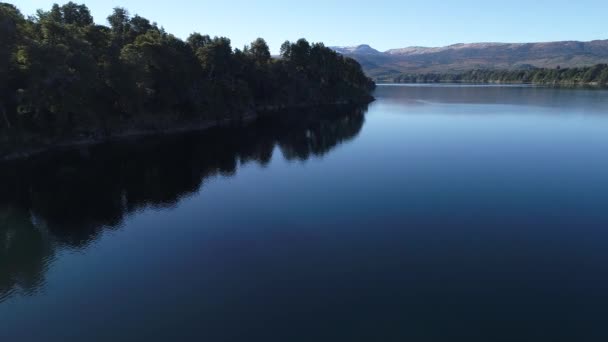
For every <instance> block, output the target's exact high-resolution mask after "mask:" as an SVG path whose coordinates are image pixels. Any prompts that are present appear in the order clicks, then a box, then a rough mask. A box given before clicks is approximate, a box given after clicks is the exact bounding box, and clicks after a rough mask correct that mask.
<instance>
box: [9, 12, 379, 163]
mask: <svg viewBox="0 0 608 342" xmlns="http://www.w3.org/2000/svg"><path fill="white" fill-rule="evenodd" d="M107 22H108V24H109V26H104V25H97V24H95V22H94V20H93V17H92V16H91V13H90V11H89V9H88V8H87V7H86V6H85V5H81V4H76V3H73V2H69V3H67V4H65V5H62V6H60V5H53V7H52V8H51V9H50V10H48V11H43V10H39V11H38V12H37V13H36V15H34V16H30V17H27V18H26V17H25V16H24V15H23V14H22V13H21V12H20V11H19V9H18V8H16V7H15V6H14V5H11V4H7V3H0V46H2V49H0V136H1V140H0V146H3V147H2V148H0V157H2V155H6V154H7V153H10V152H11V151H14V150H15V149H17V148H18V149H22V150H23V149H25V148H27V147H30V146H38V147H39V146H49V145H53V144H57V143H59V142H61V143H64V144H65V143H70V142H74V141H79V142H86V141H100V140H106V139H108V138H112V137H118V136H127V135H136V134H142V133H150V132H166V131H172V130H173V131H175V130H189V129H197V128H199V129H200V128H205V127H209V126H213V125H217V124H218V123H225V122H234V121H239V120H242V119H245V118H250V117H254V116H255V115H257V114H258V113H260V112H266V111H273V110H274V111H276V110H278V109H283V108H291V107H303V106H315V105H324V104H347V103H368V102H370V101H371V100H373V97H372V96H371V91H372V90H373V88H374V87H375V84H374V82H373V81H372V80H371V79H370V78H368V77H367V76H366V75H365V74H364V73H363V71H362V69H361V66H360V65H359V63H358V62H356V61H355V60H353V59H351V58H348V57H344V56H342V55H340V54H338V53H336V52H334V51H333V50H331V49H329V48H327V47H325V46H324V45H323V44H322V43H312V44H311V43H309V42H308V41H306V40H305V39H300V40H298V41H297V42H295V43H292V42H288V41H287V42H285V43H284V44H283V45H282V46H281V53H280V56H277V57H273V56H271V53H270V50H269V47H268V45H267V44H266V42H265V41H264V40H263V39H262V38H259V39H257V40H255V41H254V42H252V43H251V44H250V45H248V46H245V47H243V48H242V49H234V48H233V47H232V46H231V42H230V40H229V39H228V38H225V37H214V38H212V37H209V36H208V35H203V34H199V33H193V34H191V35H190V36H189V37H188V38H187V39H186V40H185V41H184V40H182V39H180V38H178V37H176V36H174V35H172V34H170V33H168V32H166V31H165V30H164V29H163V28H162V27H161V26H159V25H157V24H156V23H153V22H151V21H150V20H148V19H146V18H143V17H141V16H138V15H133V16H131V15H130V14H129V12H128V11H127V10H126V9H124V8H115V9H114V11H113V13H112V14H110V15H109V16H108V17H107Z"/></svg>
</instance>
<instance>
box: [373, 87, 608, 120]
mask: <svg viewBox="0 0 608 342" xmlns="http://www.w3.org/2000/svg"><path fill="white" fill-rule="evenodd" d="M375 96H376V97H377V98H378V99H379V100H381V101H382V102H386V103H392V104H396V105H404V104H405V105H408V106H411V105H415V104H418V105H424V104H425V103H429V102H430V103H445V104H455V103H460V104H501V105H517V106H535V107H544V108H548V109H555V108H560V109H562V110H574V111H577V112H579V111H585V112H593V113H602V114H603V113H606V112H608V102H606V101H604V99H606V97H608V90H605V89H584V88H576V89H570V88H550V87H539V86H521V85H517V86H509V85H494V86H488V85H483V86H476V85H453V84H428V85H405V84H400V85H390V86H380V87H378V88H377V90H376V94H375ZM551 113H552V114H555V111H551Z"/></svg>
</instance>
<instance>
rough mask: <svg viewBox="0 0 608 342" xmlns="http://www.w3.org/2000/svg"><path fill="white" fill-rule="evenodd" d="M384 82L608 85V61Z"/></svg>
mask: <svg viewBox="0 0 608 342" xmlns="http://www.w3.org/2000/svg"><path fill="white" fill-rule="evenodd" d="M382 81H384V82H387V81H388V82H394V83H440V82H445V83H512V84H541V85H555V86H600V87H608V64H597V65H594V66H590V67H581V68H555V69H548V68H528V69H525V70H487V69H482V70H470V71H466V72H461V73H443V74H442V73H427V74H403V75H399V76H397V77H394V78H392V79H387V80H382Z"/></svg>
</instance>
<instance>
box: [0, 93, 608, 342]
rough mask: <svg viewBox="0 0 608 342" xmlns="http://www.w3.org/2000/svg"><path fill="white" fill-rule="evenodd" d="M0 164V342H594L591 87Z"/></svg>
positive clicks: (600, 294) (405, 105)
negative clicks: (180, 341) (196, 341)
mask: <svg viewBox="0 0 608 342" xmlns="http://www.w3.org/2000/svg"><path fill="white" fill-rule="evenodd" d="M376 97H377V101H376V102H374V103H372V104H371V105H370V106H369V107H368V108H341V109H337V108H333V109H332V108H329V109H325V110H316V111H313V112H301V113H292V114H291V115H287V114H285V115H282V116H280V117H278V118H266V119H262V120H260V121H259V122H256V123H253V124H250V125H247V126H245V127H239V128H221V129H215V130H212V131H210V132H207V133H205V134H198V135H184V136H179V137H167V138H150V139H146V141H143V142H122V143H116V144H112V145H107V146H98V147H94V148H82V149H77V150H74V151H66V152H64V153H58V154H55V155H52V156H50V155H49V156H43V157H40V158H37V159H36V160H32V161H29V162H25V163H18V164H14V165H6V164H4V165H1V166H0V177H1V178H0V179H1V180H0V183H1V186H2V187H1V189H2V190H1V191H0V341H171V340H176V341H177V340H184V341H190V340H200V341H203V340H205V341H469V342H470V341H581V342H583V341H584V342H589V341H591V342H593V341H607V340H608V92H607V91H602V90H567V89H548V88H536V87H515V86H513V87H510V86H509V87H506V86H450V85H433V86H425V85H419V86H379V87H378V89H377V91H376Z"/></svg>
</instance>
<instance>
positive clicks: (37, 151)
mask: <svg viewBox="0 0 608 342" xmlns="http://www.w3.org/2000/svg"><path fill="white" fill-rule="evenodd" d="M375 100H376V99H375V98H374V97H373V96H369V97H367V98H364V99H360V100H344V101H336V102H334V103H328V104H295V105H268V106H259V107H257V108H256V109H255V110H249V111H243V114H242V115H240V116H238V117H235V118H225V119H220V120H205V121H196V122H195V121H191V122H186V123H181V124H175V125H174V126H172V127H170V128H159V129H142V128H133V129H127V130H125V131H123V132H120V133H115V134H110V135H104V136H94V137H85V138H68V139H64V140H60V141H55V142H51V143H48V144H40V146H38V147H30V148H24V149H22V150H19V151H14V152H10V153H4V154H2V152H0V163H7V162H13V161H19V160H25V159H28V158H31V157H34V156H37V155H41V154H44V153H50V152H57V151H61V150H66V149H72V148H76V147H90V146H95V145H99V144H104V143H112V142H120V141H127V140H131V139H139V138H145V137H153V136H167V135H175V134H184V133H192V132H204V131H206V130H209V129H211V128H216V127H222V126H229V125H234V124H238V123H247V122H251V121H255V120H256V119H257V118H259V117H261V116H270V115H276V114H277V113H278V112H279V111H284V110H294V109H306V108H310V109H313V108H321V107H330V106H353V105H366V104H369V103H372V102H374V101H375Z"/></svg>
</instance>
